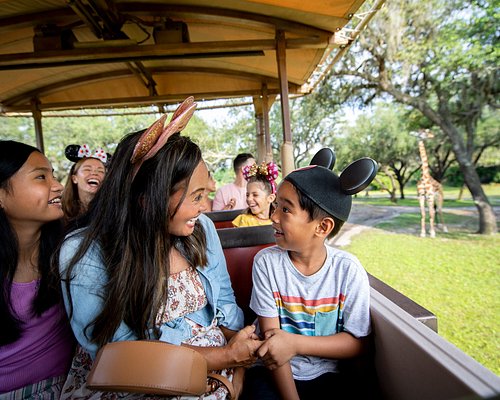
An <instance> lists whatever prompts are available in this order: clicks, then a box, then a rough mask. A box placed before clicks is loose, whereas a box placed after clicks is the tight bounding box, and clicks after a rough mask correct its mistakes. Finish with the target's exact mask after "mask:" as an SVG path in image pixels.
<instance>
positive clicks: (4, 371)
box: [0, 140, 74, 399]
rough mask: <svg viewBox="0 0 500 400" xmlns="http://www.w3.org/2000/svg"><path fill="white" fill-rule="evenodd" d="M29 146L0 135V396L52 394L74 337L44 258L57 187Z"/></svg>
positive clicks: (57, 208) (57, 205)
mask: <svg viewBox="0 0 500 400" xmlns="http://www.w3.org/2000/svg"><path fill="white" fill-rule="evenodd" d="M62 190H63V186H62V185H61V184H60V183H59V182H58V181H57V180H56V179H55V178H54V175H53V171H52V166H51V164H50V162H49V161H48V160H47V158H46V157H45V156H44V155H43V154H42V153H41V152H40V151H39V150H37V149H36V148H35V147H32V146H28V145H26V144H23V143H19V142H15V141H11V140H2V141H0V326H1V327H2V328H1V329H0V399H25V398H29V399H51V398H54V399H57V398H59V392H60V389H61V387H62V384H63V383H64V379H65V376H66V374H67V371H68V369H69V366H70V363H71V359H72V356H73V352H74V338H73V334H72V331H71V328H70V326H69V322H68V319H67V316H66V313H65V310H64V306H63V304H62V301H61V296H60V289H59V288H60V283H59V282H58V280H57V275H55V274H54V273H53V272H51V269H50V258H51V255H52V253H53V251H54V248H55V246H56V245H57V244H58V241H59V239H60V238H61V233H62V230H61V228H62V224H61V218H62V216H63V212H62V207H61V193H62Z"/></svg>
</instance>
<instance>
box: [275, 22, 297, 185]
mask: <svg viewBox="0 0 500 400" xmlns="http://www.w3.org/2000/svg"><path fill="white" fill-rule="evenodd" d="M276 61H277V64H278V76H279V81H280V101H281V123H282V126H283V145H282V146H281V173H282V176H286V175H288V174H289V173H290V172H292V171H293V170H294V169H295V165H294V162H293V145H292V130H291V128H290V105H289V102H288V76H287V73H286V41H285V32H284V31H281V30H277V31H276Z"/></svg>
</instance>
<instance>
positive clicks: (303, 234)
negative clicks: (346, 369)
mask: <svg viewBox="0 0 500 400" xmlns="http://www.w3.org/2000/svg"><path fill="white" fill-rule="evenodd" d="M377 169H378V168H377V164H376V163H375V161H373V160H372V159H369V158H362V159H360V160H357V161H355V162H353V163H352V164H350V165H349V166H348V167H346V168H345V169H344V171H342V173H341V174H340V176H337V175H336V174H335V173H334V172H332V171H330V170H329V169H327V168H324V167H322V166H315V165H312V166H309V167H305V168H302V169H298V170H295V171H293V172H291V173H290V174H289V175H288V176H286V177H285V178H284V181H283V182H282V183H281V184H280V186H279V189H278V192H277V198H276V202H277V204H276V205H277V207H276V210H275V211H274V213H273V214H272V216H271V220H272V223H273V227H274V229H275V238H276V244H277V246H274V247H270V248H267V249H264V250H262V251H261V252H259V253H258V254H257V255H256V257H255V260H254V266H253V292H252V299H251V301H250V307H251V308H252V309H253V311H255V312H256V313H257V315H258V317H259V318H258V319H259V326H260V331H261V332H262V334H263V337H264V339H265V342H264V344H263V345H262V346H261V347H260V348H259V350H258V355H259V357H260V358H261V359H262V361H263V363H264V365H265V366H266V367H267V369H265V368H263V367H254V368H251V369H250V370H249V371H248V372H247V375H248V377H247V380H248V381H247V382H246V383H245V385H246V387H247V389H248V392H247V394H248V397H249V398H253V399H257V398H258V399H269V398H280V397H281V398H283V399H287V400H288V399H299V398H300V399H306V398H310V399H319V398H326V397H328V398H331V397H332V396H333V397H335V398H336V397H337V396H336V395H338V394H340V391H341V390H340V389H342V388H343V387H345V386H347V382H345V381H344V380H343V379H342V378H341V375H339V371H338V360H339V359H346V358H351V357H355V356H358V355H360V354H361V353H362V352H363V348H364V340H363V339H364V338H366V337H367V336H368V335H369V333H370V289H369V283H368V277H367V274H366V272H365V270H364V269H363V267H362V266H361V264H360V262H359V261H358V260H357V259H356V257H354V256H353V255H351V254H349V253H347V252H345V251H342V250H338V249H336V248H333V247H331V246H329V245H327V244H326V241H327V240H328V239H330V238H332V237H334V236H335V235H336V234H337V233H338V231H339V230H340V228H341V227H342V225H343V224H344V222H345V221H346V220H347V218H348V216H349V213H350V210H351V203H352V199H351V195H353V194H355V193H358V192H360V191H362V190H363V189H364V188H366V187H367V186H368V185H369V184H370V182H371V181H372V180H373V178H374V177H375V175H376V173H377ZM269 375H271V376H272V378H273V379H270V376H269ZM273 380H274V384H273ZM360 384H362V383H361V382H360ZM347 389H348V390H351V389H352V388H350V389H349V388H347ZM339 398H341V397H339Z"/></svg>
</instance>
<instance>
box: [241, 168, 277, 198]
mask: <svg viewBox="0 0 500 400" xmlns="http://www.w3.org/2000/svg"><path fill="white" fill-rule="evenodd" d="M278 172H279V171H278V166H277V165H276V164H275V163H273V162H272V161H271V162H268V163H267V164H266V163H265V162H263V163H261V164H260V165H257V164H253V165H247V166H246V167H244V168H243V176H244V177H245V179H246V180H247V181H248V180H249V179H250V178H252V177H254V176H263V177H265V178H266V179H267V180H268V181H269V183H270V184H271V188H272V193H273V194H275V193H276V179H277V178H278Z"/></svg>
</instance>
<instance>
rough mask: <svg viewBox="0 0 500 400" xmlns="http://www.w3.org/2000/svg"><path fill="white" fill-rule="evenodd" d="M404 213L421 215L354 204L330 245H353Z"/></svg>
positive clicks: (471, 211)
mask: <svg viewBox="0 0 500 400" xmlns="http://www.w3.org/2000/svg"><path fill="white" fill-rule="evenodd" d="M494 209H495V213H496V214H497V218H498V217H500V207H494ZM443 212H445V213H450V214H458V215H464V216H477V209H476V208H475V207H466V208H443ZM403 213H416V214H419V213H420V210H419V208H418V207H408V206H372V205H363V204H353V206H352V210H351V215H350V216H349V219H348V220H347V222H346V223H345V224H344V226H343V227H342V229H341V230H340V233H339V234H338V235H337V236H336V237H334V238H333V239H332V240H331V241H330V242H329V243H330V244H332V245H335V246H338V247H342V246H347V245H348V244H350V243H351V239H352V237H353V236H355V235H357V234H358V233H360V232H362V231H364V230H366V229H372V228H373V226H375V225H377V224H379V223H381V222H384V221H388V220H391V219H392V218H395V217H397V216H398V215H400V214H403ZM445 222H446V219H445ZM419 229H420V228H419V226H416V227H415V232H417V233H418V232H419ZM411 233H414V232H411Z"/></svg>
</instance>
